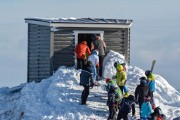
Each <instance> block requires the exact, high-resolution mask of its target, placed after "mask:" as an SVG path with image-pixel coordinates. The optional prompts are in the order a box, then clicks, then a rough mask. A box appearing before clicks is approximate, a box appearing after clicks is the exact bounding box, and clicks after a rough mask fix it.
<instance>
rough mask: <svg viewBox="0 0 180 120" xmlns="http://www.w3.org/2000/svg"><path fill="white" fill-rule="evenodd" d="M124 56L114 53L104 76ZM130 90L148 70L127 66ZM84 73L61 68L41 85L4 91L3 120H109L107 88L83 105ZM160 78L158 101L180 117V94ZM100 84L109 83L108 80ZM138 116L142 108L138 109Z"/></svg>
mask: <svg viewBox="0 0 180 120" xmlns="http://www.w3.org/2000/svg"><path fill="white" fill-rule="evenodd" d="M122 59H123V56H121V55H120V54H118V53H116V52H113V51H111V52H110V53H109V54H108V55H107V57H106V58H105V61H104V67H105V70H104V77H105V78H106V77H111V76H112V75H113V74H115V69H114V68H113V63H114V61H116V60H122ZM127 68H128V69H127V75H128V80H127V87H128V88H129V90H130V93H131V94H134V90H135V87H136V86H137V85H138V84H139V80H138V79H139V77H141V76H144V71H143V70H142V69H140V68H138V67H132V66H127ZM79 73H80V71H78V70H75V69H74V68H73V67H72V68H67V67H64V66H61V67H60V68H59V69H58V70H57V71H56V72H55V74H54V75H53V76H51V77H49V78H47V79H44V80H42V82H40V83H34V82H32V83H25V84H22V85H20V86H17V87H13V88H0V119H1V120H21V119H22V120H106V119H107V117H108V108H107V106H106V100H107V97H106V95H107V93H106V91H105V90H104V89H103V87H94V88H93V89H91V93H90V96H89V98H88V105H87V106H84V105H80V96H81V92H82V90H83V87H82V86H80V85H79ZM155 77H156V83H157V84H156V92H155V102H156V104H157V106H160V107H161V108H162V110H163V113H164V114H165V115H166V116H167V119H168V120H171V119H173V118H176V117H178V116H180V93H179V92H177V91H176V90H175V89H174V88H173V87H172V86H171V85H169V84H168V82H167V81H166V80H165V79H164V78H162V77H161V76H160V75H155ZM100 83H101V84H102V85H103V84H105V81H104V80H101V81H100ZM136 113H137V117H138V116H139V115H138V108H137V112H136Z"/></svg>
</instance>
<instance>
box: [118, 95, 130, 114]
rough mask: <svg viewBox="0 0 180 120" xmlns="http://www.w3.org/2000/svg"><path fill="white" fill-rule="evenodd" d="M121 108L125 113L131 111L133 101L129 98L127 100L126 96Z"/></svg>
mask: <svg viewBox="0 0 180 120" xmlns="http://www.w3.org/2000/svg"><path fill="white" fill-rule="evenodd" d="M119 109H120V110H121V111H122V112H123V113H130V112H131V102H130V101H129V100H127V99H126V98H123V99H122V101H121V103H120V106H119Z"/></svg>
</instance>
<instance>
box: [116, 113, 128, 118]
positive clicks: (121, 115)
mask: <svg viewBox="0 0 180 120" xmlns="http://www.w3.org/2000/svg"><path fill="white" fill-rule="evenodd" d="M121 119H123V120H128V113H125V112H123V111H119V113H118V117H117V120H121Z"/></svg>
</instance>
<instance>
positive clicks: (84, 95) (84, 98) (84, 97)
mask: <svg viewBox="0 0 180 120" xmlns="http://www.w3.org/2000/svg"><path fill="white" fill-rule="evenodd" d="M83 87H84V90H83V91H82V95H81V104H86V101H87V98H88V95H89V89H90V86H85V85H83Z"/></svg>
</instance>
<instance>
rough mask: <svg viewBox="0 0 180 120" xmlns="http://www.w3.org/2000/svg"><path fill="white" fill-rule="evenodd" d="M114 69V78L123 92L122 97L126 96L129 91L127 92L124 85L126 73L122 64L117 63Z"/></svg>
mask: <svg viewBox="0 0 180 120" xmlns="http://www.w3.org/2000/svg"><path fill="white" fill-rule="evenodd" d="M116 71H117V72H116V75H115V76H114V78H115V79H116V83H117V85H118V87H119V88H120V89H121V91H122V93H123V91H124V92H125V94H124V97H126V96H128V95H129V93H128V89H127V88H126V86H125V84H126V79H127V75H126V72H125V70H124V67H123V65H121V64H117V66H116Z"/></svg>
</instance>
